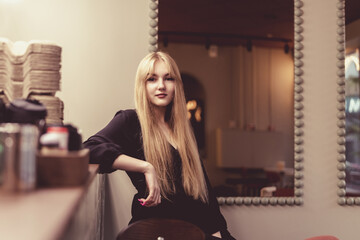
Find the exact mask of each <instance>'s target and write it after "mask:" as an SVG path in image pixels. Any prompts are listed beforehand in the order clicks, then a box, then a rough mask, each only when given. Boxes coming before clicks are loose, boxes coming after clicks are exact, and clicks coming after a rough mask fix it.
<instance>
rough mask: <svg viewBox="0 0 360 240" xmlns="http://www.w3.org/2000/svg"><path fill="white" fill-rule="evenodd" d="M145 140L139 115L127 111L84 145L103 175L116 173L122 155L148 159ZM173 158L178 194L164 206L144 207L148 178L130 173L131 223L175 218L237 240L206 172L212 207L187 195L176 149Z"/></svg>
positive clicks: (141, 174) (122, 112) (133, 111)
mask: <svg viewBox="0 0 360 240" xmlns="http://www.w3.org/2000/svg"><path fill="white" fill-rule="evenodd" d="M141 139H142V138H141V128H140V122H139V119H138V116H137V114H136V111H135V110H124V111H119V112H117V113H116V115H115V117H114V118H113V119H112V120H111V121H110V123H109V124H108V125H107V126H106V127H105V128H104V129H102V130H101V131H99V132H98V133H97V134H95V135H94V136H92V137H90V138H89V139H88V140H87V141H85V142H84V145H85V147H86V148H89V149H90V163H95V164H99V168H100V172H101V173H111V172H113V171H115V170H114V169H113V168H112V164H113V162H114V161H115V159H116V158H117V157H118V156H119V155H121V154H125V155H128V156H130V157H134V158H137V159H141V160H144V159H145V157H144V151H143V145H142V140H141ZM172 154H173V161H174V162H173V165H174V174H175V179H176V182H175V187H176V194H174V195H170V196H168V197H169V200H167V199H162V200H161V203H160V204H159V205H157V206H155V207H144V206H142V205H141V204H140V202H139V201H138V199H139V198H146V189H147V188H146V180H145V176H144V174H143V173H138V172H129V171H127V174H128V176H129V177H130V179H131V182H132V183H133V185H134V186H135V188H136V189H137V191H138V192H137V193H136V194H135V196H134V198H133V202H132V210H131V213H132V219H131V221H130V223H133V222H135V221H137V220H140V219H146V218H174V219H180V220H184V221H188V222H191V223H193V224H195V225H197V226H198V227H200V228H201V229H202V230H203V231H204V232H205V234H207V235H211V234H213V233H215V232H218V231H220V232H221V234H222V237H223V238H224V239H233V238H232V237H231V236H230V234H229V232H228V231H227V225H226V221H225V219H224V217H223V216H222V214H221V213H220V209H219V205H218V203H217V200H216V197H215V195H214V194H213V191H212V188H211V186H210V183H209V180H208V177H207V175H206V172H205V170H204V175H205V179H206V183H207V187H208V191H209V203H208V204H207V203H203V202H201V201H200V200H195V199H193V198H192V197H191V196H188V195H186V194H185V191H184V188H183V186H182V180H181V178H182V176H181V168H182V166H181V158H180V155H179V153H178V151H177V150H176V149H175V148H172ZM203 169H204V168H203Z"/></svg>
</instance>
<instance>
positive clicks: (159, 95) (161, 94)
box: [155, 93, 167, 98]
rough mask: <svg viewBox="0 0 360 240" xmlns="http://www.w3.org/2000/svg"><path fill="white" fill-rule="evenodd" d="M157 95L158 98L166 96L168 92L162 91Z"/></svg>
mask: <svg viewBox="0 0 360 240" xmlns="http://www.w3.org/2000/svg"><path fill="white" fill-rule="evenodd" d="M155 96H156V97H158V98H164V97H166V96H167V94H165V93H160V94H156V95H155Z"/></svg>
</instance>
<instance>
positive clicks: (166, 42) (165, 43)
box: [163, 36, 169, 47]
mask: <svg viewBox="0 0 360 240" xmlns="http://www.w3.org/2000/svg"><path fill="white" fill-rule="evenodd" d="M163 44H164V47H167V46H168V45H169V39H168V37H166V36H165V37H164V40H163Z"/></svg>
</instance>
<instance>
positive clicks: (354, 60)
mask: <svg viewBox="0 0 360 240" xmlns="http://www.w3.org/2000/svg"><path fill="white" fill-rule="evenodd" d="M343 7H344V1H339V10H338V11H339V12H344V9H343ZM338 16H340V17H339V18H340V20H341V19H344V18H343V15H342V14H338ZM340 20H339V21H340ZM339 28H344V26H343V25H342V26H339ZM345 28H346V30H345V32H346V35H345V46H346V48H345V52H342V51H340V54H342V55H343V56H344V55H345V64H344V66H345V68H344V70H345V71H343V72H340V75H339V77H340V78H343V79H344V81H343V83H344V86H345V91H344V93H342V92H341V93H339V94H340V96H341V97H339V99H344V101H345V106H344V108H340V109H339V117H341V116H345V124H344V126H342V125H340V126H339V128H340V130H341V129H343V130H345V141H343V140H341V139H343V138H344V137H343V136H341V135H340V136H339V145H340V147H339V150H340V151H339V161H340V163H339V170H340V172H339V174H338V177H339V178H340V182H339V187H340V189H339V195H340V197H341V198H340V199H339V203H340V204H354V203H357V204H360V202H359V200H360V199H358V198H356V197H360V98H359V97H360V91H359V86H360V85H359V47H360V30H359V29H360V2H359V1H357V0H346V1H345ZM338 32H339V33H340V34H339V35H340V36H339V37H341V33H342V32H343V31H338ZM341 38H343V37H341ZM341 38H340V39H341ZM340 44H341V43H340ZM338 49H339V48H338ZM340 61H344V57H342V59H341V58H340ZM340 66H341V65H340ZM340 70H342V68H341V67H340ZM339 83H342V81H339ZM340 103H341V101H340ZM344 111H345V112H344ZM340 120H342V119H341V118H340ZM340 133H341V131H340ZM342 143H345V145H342ZM342 149H343V150H344V152H342Z"/></svg>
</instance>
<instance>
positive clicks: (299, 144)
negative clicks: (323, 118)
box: [149, 0, 304, 206]
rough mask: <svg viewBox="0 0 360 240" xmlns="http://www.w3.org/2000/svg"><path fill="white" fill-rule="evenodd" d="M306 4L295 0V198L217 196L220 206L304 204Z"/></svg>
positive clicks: (154, 34)
mask: <svg viewBox="0 0 360 240" xmlns="http://www.w3.org/2000/svg"><path fill="white" fill-rule="evenodd" d="M160 1H161V0H160ZM158 3H159V0H150V5H149V6H150V14H149V17H150V22H149V25H150V31H149V35H150V38H149V44H150V46H149V52H154V51H156V50H157V48H158V45H157V40H158ZM303 5H304V3H303V1H302V0H294V75H295V76H294V144H295V145H294V169H295V172H294V178H295V179H294V187H295V189H294V197H218V198H217V199H218V202H219V204H220V205H224V204H226V205H239V206H241V205H247V206H249V205H256V206H259V205H281V206H284V205H289V206H294V205H302V204H303V198H302V196H303V189H302V188H303V160H304V157H303V152H304V147H303V144H304V141H303V135H304V130H303V125H304V122H303V116H304V114H303V111H302V110H303V95H302V92H303V87H302V83H303V78H302V75H303V69H302V66H303V62H302V58H303V52H302V51H303V44H302V41H303V36H302V32H303V27H302V23H303V19H302V15H303V10H302V7H303Z"/></svg>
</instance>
